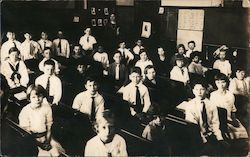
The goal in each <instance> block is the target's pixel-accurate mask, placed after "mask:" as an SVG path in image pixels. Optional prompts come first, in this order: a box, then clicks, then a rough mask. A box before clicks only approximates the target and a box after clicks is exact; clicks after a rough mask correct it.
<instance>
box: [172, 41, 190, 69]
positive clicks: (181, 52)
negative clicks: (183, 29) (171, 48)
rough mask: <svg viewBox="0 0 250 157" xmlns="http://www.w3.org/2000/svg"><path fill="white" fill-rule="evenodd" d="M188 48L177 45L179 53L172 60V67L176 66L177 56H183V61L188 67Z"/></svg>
mask: <svg viewBox="0 0 250 157" xmlns="http://www.w3.org/2000/svg"><path fill="white" fill-rule="evenodd" d="M185 53H186V48H185V46H184V45H183V44H179V45H177V52H176V53H175V54H174V55H173V56H172V58H171V60H170V64H171V65H172V66H174V65H175V60H176V57H177V56H182V57H183V61H184V65H185V66H186V65H187V63H188V60H187V58H186V54H185Z"/></svg>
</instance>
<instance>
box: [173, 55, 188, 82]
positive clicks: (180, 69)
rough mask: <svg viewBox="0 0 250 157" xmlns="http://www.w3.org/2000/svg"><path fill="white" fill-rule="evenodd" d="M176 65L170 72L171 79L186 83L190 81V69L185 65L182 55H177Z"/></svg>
mask: <svg viewBox="0 0 250 157" xmlns="http://www.w3.org/2000/svg"><path fill="white" fill-rule="evenodd" d="M175 59H176V61H175V63H176V65H175V66H174V67H173V69H172V70H171V72H170V79H171V80H175V81H180V82H183V83H184V85H187V83H189V75H188V69H187V68H186V67H185V66H184V57H183V56H182V55H176V58H175Z"/></svg>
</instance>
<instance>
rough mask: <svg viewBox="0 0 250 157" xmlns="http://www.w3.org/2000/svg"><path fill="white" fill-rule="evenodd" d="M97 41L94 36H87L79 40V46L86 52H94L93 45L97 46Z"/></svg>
mask: <svg viewBox="0 0 250 157" xmlns="http://www.w3.org/2000/svg"><path fill="white" fill-rule="evenodd" d="M96 43H97V42H96V39H95V37H93V36H92V35H89V36H87V35H86V34H85V35H84V36H82V37H81V38H80V40H79V44H80V45H81V46H82V49H84V50H85V51H87V50H93V45H94V44H96Z"/></svg>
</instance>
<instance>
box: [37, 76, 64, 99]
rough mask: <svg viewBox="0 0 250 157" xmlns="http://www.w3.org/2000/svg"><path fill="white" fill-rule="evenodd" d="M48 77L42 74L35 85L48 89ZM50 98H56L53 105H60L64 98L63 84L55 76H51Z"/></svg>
mask: <svg viewBox="0 0 250 157" xmlns="http://www.w3.org/2000/svg"><path fill="white" fill-rule="evenodd" d="M48 77H49V76H47V75H45V74H42V75H41V76H39V77H38V78H36V80H35V84H36V85H41V86H42V87H43V88H44V89H46V87H47V81H48ZM49 96H53V97H54V99H53V102H52V104H58V102H59V101H60V100H61V98H62V82H61V80H60V79H59V78H58V77H57V76H55V75H52V76H50V88H49Z"/></svg>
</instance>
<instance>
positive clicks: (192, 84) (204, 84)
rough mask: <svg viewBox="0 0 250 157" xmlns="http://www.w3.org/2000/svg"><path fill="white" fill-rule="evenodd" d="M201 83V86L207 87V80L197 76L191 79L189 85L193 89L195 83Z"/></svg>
mask: <svg viewBox="0 0 250 157" xmlns="http://www.w3.org/2000/svg"><path fill="white" fill-rule="evenodd" d="M197 84H199V85H201V86H202V87H204V88H206V89H207V88H208V82H207V81H206V80H205V79H204V78H199V79H195V80H193V81H192V82H191V83H190V85H191V88H192V89H194V87H195V85H197Z"/></svg>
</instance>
